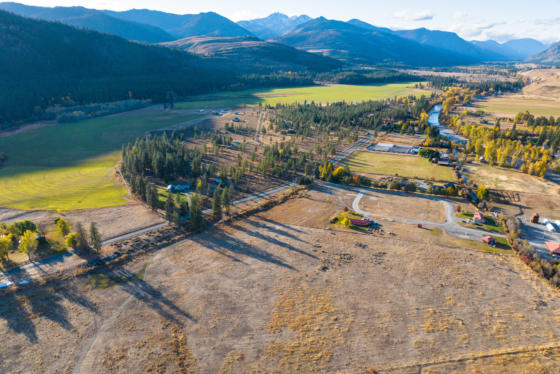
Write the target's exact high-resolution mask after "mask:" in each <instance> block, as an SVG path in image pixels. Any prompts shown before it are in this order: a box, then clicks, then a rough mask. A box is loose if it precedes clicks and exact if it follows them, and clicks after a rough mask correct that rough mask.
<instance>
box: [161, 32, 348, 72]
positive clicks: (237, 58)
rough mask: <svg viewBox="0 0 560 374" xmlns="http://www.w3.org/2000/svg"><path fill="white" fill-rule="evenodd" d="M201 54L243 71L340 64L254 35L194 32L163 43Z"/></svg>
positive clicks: (330, 67) (324, 68) (326, 67)
mask: <svg viewBox="0 0 560 374" xmlns="http://www.w3.org/2000/svg"><path fill="white" fill-rule="evenodd" d="M163 45H165V46H168V47H172V48H177V49H180V50H183V51H187V52H189V53H193V54H196V55H199V56H203V57H211V58H214V59H218V60H223V61H224V62H227V64H228V66H229V67H230V68H233V69H234V70H236V71H241V72H245V73H251V72H272V71H277V70H284V71H302V70H310V71H318V72H319V71H329V70H333V69H337V68H340V67H341V66H342V63H341V62H340V61H338V60H335V59H332V58H329V57H325V56H321V55H318V54H314V53H309V52H305V51H302V50H299V49H296V48H293V47H290V46H288V45H285V44H281V43H275V42H269V41H263V40H260V39H258V38H256V37H247V36H246V37H216V36H213V37H209V36H196V37H190V38H183V39H179V40H176V41H172V42H168V43H164V44H163Z"/></svg>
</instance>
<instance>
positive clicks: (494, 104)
mask: <svg viewBox="0 0 560 374" xmlns="http://www.w3.org/2000/svg"><path fill="white" fill-rule="evenodd" d="M477 107H479V108H480V109H482V110H484V111H485V112H489V113H492V116H498V117H508V118H513V117H514V116H515V115H516V114H517V113H519V112H525V111H529V112H531V113H532V114H534V115H535V116H545V117H550V116H553V117H558V116H560V101H558V100H552V99H548V100H547V99H528V98H523V97H520V96H517V95H510V96H501V97H492V98H490V99H487V100H484V101H480V102H478V103H477Z"/></svg>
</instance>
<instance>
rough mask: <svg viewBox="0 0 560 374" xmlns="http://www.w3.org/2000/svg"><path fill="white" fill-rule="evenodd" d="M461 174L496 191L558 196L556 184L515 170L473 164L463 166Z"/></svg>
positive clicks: (558, 190)
mask: <svg viewBox="0 0 560 374" xmlns="http://www.w3.org/2000/svg"><path fill="white" fill-rule="evenodd" d="M463 173H464V174H465V175H466V176H467V178H468V179H469V180H472V181H473V182H475V183H477V184H483V185H485V186H487V187H489V188H493V189H497V190H505V191H518V192H527V193H537V194H543V195H550V196H556V197H558V196H559V194H560V186H558V185H557V184H555V183H553V182H550V181H548V180H545V179H543V178H539V177H535V176H532V175H528V174H525V173H522V172H520V171H517V170H515V169H510V168H500V167H492V166H490V165H482V164H479V165H474V164H473V165H465V166H464V167H463Z"/></svg>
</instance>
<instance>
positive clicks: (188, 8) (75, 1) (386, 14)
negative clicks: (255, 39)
mask: <svg viewBox="0 0 560 374" xmlns="http://www.w3.org/2000/svg"><path fill="white" fill-rule="evenodd" d="M12 1H17V0H12ZM23 3H25V4H29V5H41V6H55V5H61V6H71V5H82V6H85V7H88V8H97V9H113V10H126V9H131V8H147V9H157V10H162V11H166V12H173V13H179V14H185V13H199V12H206V11H215V12H217V13H220V14H222V15H223V16H226V17H228V18H230V19H232V20H234V21H239V20H244V19H252V18H258V17H264V16H267V15H268V14H270V13H272V12H275V11H278V12H282V13H285V14H288V15H299V14H307V15H309V16H311V17H318V16H324V17H327V18H331V19H338V20H344V21H346V20H349V19H352V18H359V19H361V20H363V21H366V22H369V23H371V24H374V25H377V26H386V27H390V28H398V29H403V28H417V27H426V28H429V29H440V30H447V31H454V32H457V33H458V34H459V35H461V36H462V37H463V38H466V39H468V40H473V39H475V40H487V39H494V40H498V41H505V40H509V39H512V38H518V37H532V38H535V39H539V40H542V41H545V42H554V41H558V40H560V0H509V1H508V0H470V1H457V0H424V1H419V0H393V1H387V0H385V1H378V0H345V1H341V0H282V1H263V0H234V1H232V0H204V1H201V0H199V1H181V0H158V1H155V0H119V1H108V0H23Z"/></svg>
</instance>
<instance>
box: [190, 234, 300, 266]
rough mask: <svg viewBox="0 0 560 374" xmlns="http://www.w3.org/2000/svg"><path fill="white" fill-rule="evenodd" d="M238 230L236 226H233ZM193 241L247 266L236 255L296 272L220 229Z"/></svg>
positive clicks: (198, 236) (269, 254) (270, 255)
mask: <svg viewBox="0 0 560 374" xmlns="http://www.w3.org/2000/svg"><path fill="white" fill-rule="evenodd" d="M232 227H234V228H237V227H236V226H232ZM192 240H193V241H194V242H196V243H198V244H200V245H201V246H203V247H204V248H208V249H210V250H211V251H214V252H217V253H219V254H221V255H223V256H225V257H227V258H229V259H231V260H232V261H234V262H239V263H242V264H245V265H246V263H245V262H243V261H242V260H241V259H239V258H238V257H237V256H236V255H242V256H247V257H252V258H254V259H257V260H259V261H262V262H269V263H271V264H274V265H278V266H281V267H284V268H286V269H290V270H296V269H295V268H294V267H293V266H292V265H290V264H288V263H286V262H284V261H283V260H282V259H281V258H280V257H278V256H275V255H273V254H272V253H269V252H267V251H265V250H262V249H259V248H256V247H254V246H253V245H251V244H248V243H245V242H243V241H241V240H239V239H236V238H234V237H232V236H231V235H229V234H228V233H226V232H224V231H223V230H221V229H220V228H218V227H216V226H215V227H214V228H213V229H212V230H211V231H210V232H208V233H206V234H205V235H200V234H199V235H195V236H193V238H192Z"/></svg>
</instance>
